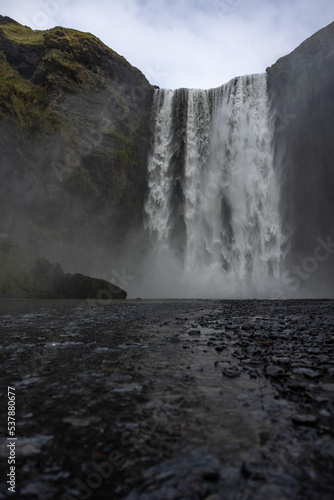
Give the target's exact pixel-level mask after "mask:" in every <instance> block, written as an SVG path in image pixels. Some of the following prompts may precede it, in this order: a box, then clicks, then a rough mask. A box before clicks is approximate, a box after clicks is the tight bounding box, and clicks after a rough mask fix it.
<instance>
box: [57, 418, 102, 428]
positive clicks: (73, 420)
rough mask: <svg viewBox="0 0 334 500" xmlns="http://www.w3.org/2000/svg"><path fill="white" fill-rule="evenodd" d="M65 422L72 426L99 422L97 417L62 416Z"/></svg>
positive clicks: (84, 425)
mask: <svg viewBox="0 0 334 500" xmlns="http://www.w3.org/2000/svg"><path fill="white" fill-rule="evenodd" d="M63 422H64V423H65V424H71V425H73V427H87V426H88V425H90V424H93V423H98V422H101V419H100V418H99V417H84V418H78V417H65V418H63Z"/></svg>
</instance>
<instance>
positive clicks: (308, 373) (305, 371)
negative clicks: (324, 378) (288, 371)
mask: <svg viewBox="0 0 334 500" xmlns="http://www.w3.org/2000/svg"><path fill="white" fill-rule="evenodd" d="M292 371H293V373H296V374H298V375H305V377H308V378H318V377H320V375H321V373H320V372H318V371H316V370H312V369H311V368H294V369H293V370H292Z"/></svg>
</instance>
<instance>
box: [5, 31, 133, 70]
mask: <svg viewBox="0 0 334 500" xmlns="http://www.w3.org/2000/svg"><path fill="white" fill-rule="evenodd" d="M0 28H1V30H2V31H3V33H4V34H5V36H6V38H7V39H8V40H11V41H12V42H15V43H18V44H22V45H44V43H45V36H47V37H48V41H49V42H50V41H51V44H52V40H53V41H54V42H57V41H59V40H61V41H64V42H67V43H68V46H70V47H71V49H72V50H73V49H76V48H78V47H80V48H81V49H82V46H81V42H82V40H90V41H91V42H93V43H94V44H95V45H100V46H103V48H104V49H107V50H108V51H110V52H111V53H112V54H113V56H114V57H118V58H120V59H123V60H124V61H125V59H124V57H122V56H120V55H119V54H117V53H116V52H114V51H113V50H112V49H110V48H109V47H108V46H107V45H105V44H104V43H103V42H102V41H101V40H100V39H99V38H97V37H96V36H95V35H92V34H91V33H88V32H83V31H78V30H75V29H71V28H63V27H62V26H55V27H54V28H51V29H49V30H32V29H31V28H29V27H28V26H22V25H21V24H19V23H17V22H16V21H13V22H12V23H6V24H1V23H0Z"/></svg>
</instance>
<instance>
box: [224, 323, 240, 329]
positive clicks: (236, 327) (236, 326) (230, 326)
mask: <svg viewBox="0 0 334 500" xmlns="http://www.w3.org/2000/svg"><path fill="white" fill-rule="evenodd" d="M225 328H226V330H237V329H238V328H239V325H236V324H230V325H225Z"/></svg>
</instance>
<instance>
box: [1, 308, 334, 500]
mask: <svg viewBox="0 0 334 500" xmlns="http://www.w3.org/2000/svg"><path fill="white" fill-rule="evenodd" d="M0 336H1V346H0V363H1V368H2V370H1V373H2V375H1V381H2V384H1V394H0V396H1V401H2V402H3V403H4V404H2V405H1V419H0V430H1V436H2V439H1V442H0V458H1V477H2V479H3V480H2V482H1V486H0V499H4V498H8V495H9V494H10V495H11V497H12V498H22V499H41V500H44V499H45V500H48V499H62V500H69V499H88V498H91V499H94V500H102V499H106V498H110V499H115V500H118V499H127V500H137V499H138V500H185V499H189V500H190V499H191V500H197V499H199V500H201V499H206V500H218V499H219V500H220V499H228V500H248V499H249V500H256V499H266V500H267V499H268V498H270V499H271V500H272V499H274V500H275V499H277V500H278V499H279V500H282V499H290V498H291V499H298V500H308V499H310V500H311V499H312V500H313V499H322V500H332V499H333V498H334V480H333V477H334V440H333V433H334V420H333V417H334V358H333V348H334V302H333V301H331V300H298V301H297V300H296V301H288V300H287V301H256V300H255V301H253V300H249V301H203V300H202V301H201V300H198V301H196V300H193V301H153V302H149V301H124V302H123V301H120V302H105V303H99V302H97V301H85V302H81V303H79V302H77V301H60V302H56V301H2V302H0ZM7 386H11V387H14V388H15V393H16V436H17V442H16V464H15V467H16V493H9V492H8V491H7V487H8V485H6V479H4V478H5V477H6V474H7V473H8V471H9V465H8V463H7V458H8V447H7V443H8V440H7Z"/></svg>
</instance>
